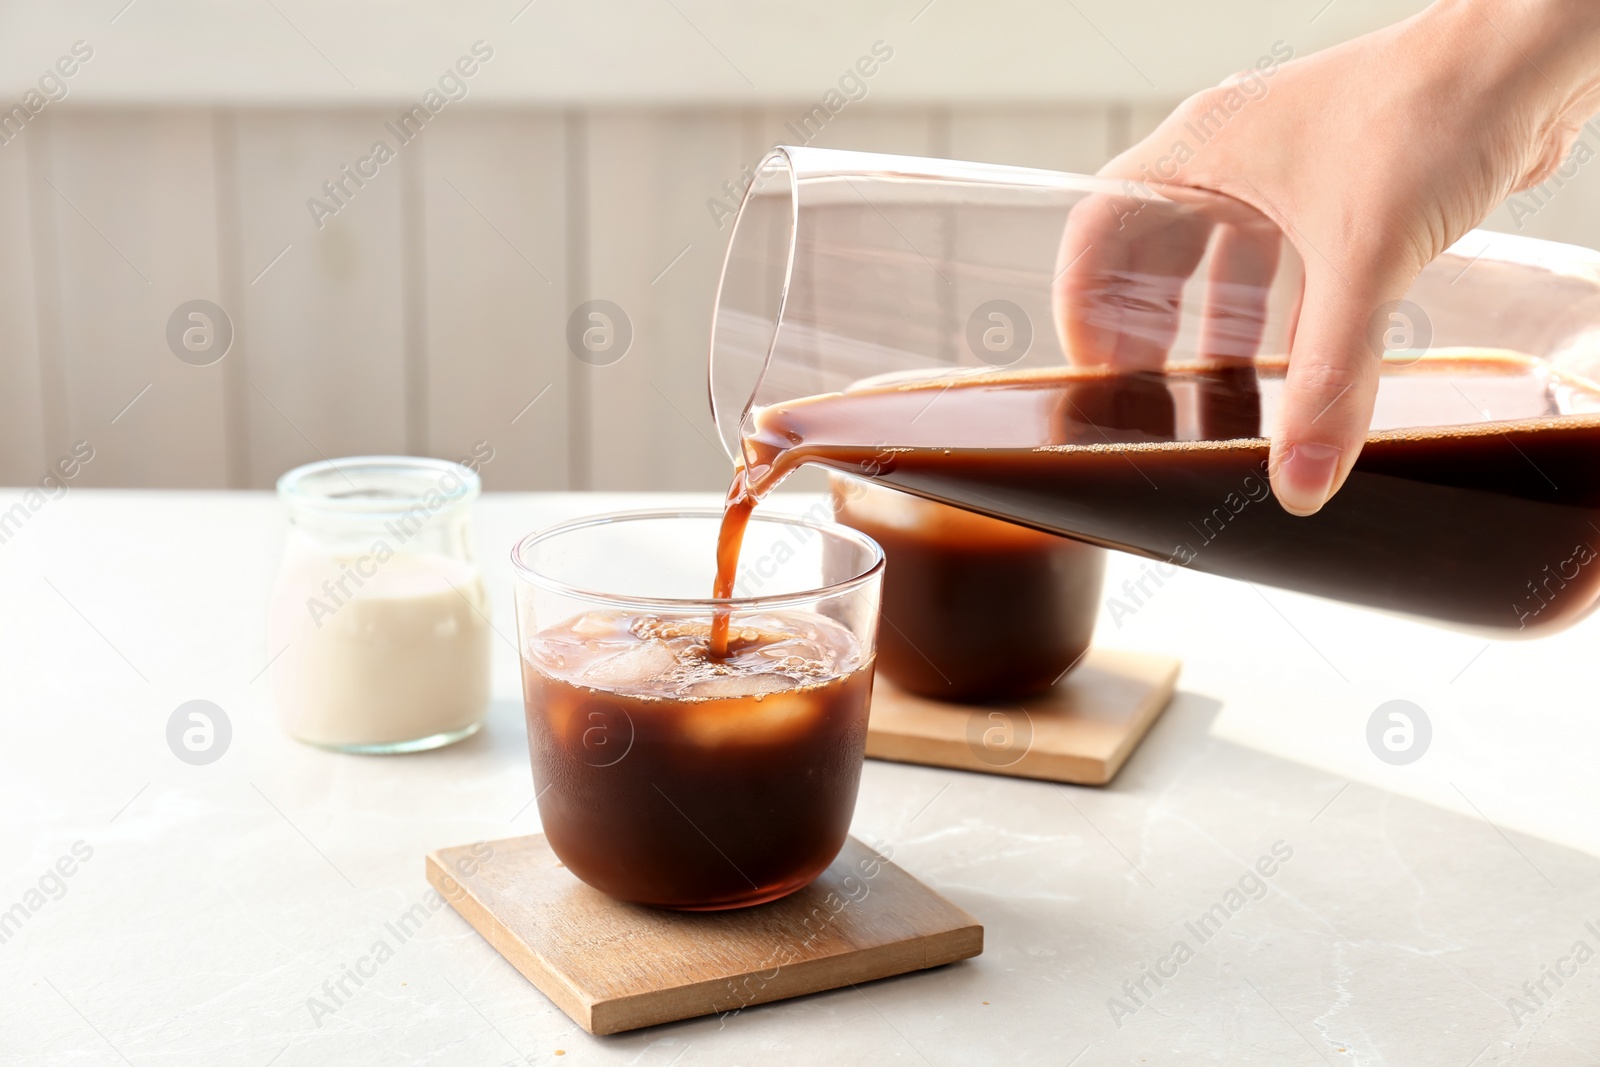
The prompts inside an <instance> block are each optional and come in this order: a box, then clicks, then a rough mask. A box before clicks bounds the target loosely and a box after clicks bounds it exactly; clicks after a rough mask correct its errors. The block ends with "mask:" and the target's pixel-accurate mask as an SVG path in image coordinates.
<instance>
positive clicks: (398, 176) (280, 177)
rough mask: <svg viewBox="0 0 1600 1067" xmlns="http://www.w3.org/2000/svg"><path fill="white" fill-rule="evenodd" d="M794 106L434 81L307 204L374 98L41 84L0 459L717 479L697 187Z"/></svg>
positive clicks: (19, 472)
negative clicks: (627, 330) (198, 328)
mask: <svg viewBox="0 0 1600 1067" xmlns="http://www.w3.org/2000/svg"><path fill="white" fill-rule="evenodd" d="M807 106H808V105H805V104H798V103H797V104H796V105H794V106H793V107H783V106H771V107H763V108H761V109H743V110H741V109H734V108H726V109H719V108H689V107H685V108H683V109H678V110H662V109H649V108H639V107H630V108H617V109H606V108H598V109H596V108H584V109H578V110H565V111H563V110H548V109H528V108H519V107H511V106H505V107H498V106H496V107H487V106H485V107H479V108H471V107H467V106H462V107H460V108H458V109H454V108H453V109H452V110H451V111H449V112H447V113H445V114H444V115H442V116H441V117H440V118H439V119H438V120H437V121H435V122H433V123H431V124H430V125H429V127H428V128H427V129H426V130H425V131H424V133H423V134H422V135H421V136H419V137H418V138H417V139H416V140H415V141H414V142H412V143H411V144H409V145H407V146H405V147H404V148H402V149H401V151H400V153H399V156H398V158H397V159H396V160H395V161H394V162H392V163H390V164H388V165H387V166H385V167H383V168H382V169H381V171H380V173H379V175H378V176H377V177H376V178H373V179H371V180H369V181H368V182H367V184H366V185H365V186H364V187H363V188H362V189H360V190H359V191H358V192H357V193H356V195H355V196H354V197H352V198H351V200H350V202H349V204H348V205H347V206H346V207H345V208H344V209H342V210H341V211H340V212H339V213H338V215H337V216H335V217H333V218H330V219H328V220H326V224H325V226H324V227H323V228H321V229H318V228H317V227H316V226H315V225H314V224H313V222H312V219H311V216H310V214H309V212H308V210H307V208H306V200H307V198H308V197H311V196H313V195H318V194H319V192H320V186H321V184H322V182H323V181H324V180H326V179H327V178H329V177H330V176H333V175H334V174H335V172H336V171H337V170H338V169H339V167H340V165H342V164H346V163H350V164H353V163H354V161H355V160H356V158H357V157H358V156H360V155H363V154H365V152H366V151H367V149H368V148H369V146H370V145H371V144H372V142H373V141H374V140H376V139H377V138H378V137H379V136H382V135H384V131H383V129H382V127H383V123H384V122H385V121H386V120H388V119H390V118H392V117H393V114H394V110H395V109H393V108H384V107H373V108H339V109H304V110H263V109H253V108H252V109H221V110H209V109H183V108H165V107H163V108H157V107H152V108H142V109H136V108H117V107H109V106H104V107H79V108H73V107H67V106H63V107H61V108H58V109H52V110H51V111H49V112H46V113H45V114H44V115H42V116H41V117H40V119H39V120H37V121H35V122H33V123H32V124H30V125H29V126H28V127H27V129H26V130H25V132H24V133H23V135H22V136H20V137H17V138H16V139H14V140H13V141H12V142H11V143H10V144H7V145H4V146H0V483H3V484H23V483H29V482H34V481H37V480H38V478H39V477H40V476H41V475H42V474H43V472H44V471H45V470H46V468H47V467H48V466H49V465H50V464H52V463H53V462H54V461H55V460H56V459H57V458H59V457H61V456H65V455H67V454H68V453H70V452H71V450H72V447H73V443H74V442H76V441H78V440H86V441H88V442H89V443H90V444H91V445H92V446H93V447H94V449H95V458H94V460H93V461H92V462H91V463H89V464H88V466H86V467H85V468H84V470H83V472H82V474H81V475H80V476H79V478H78V479H77V480H76V481H75V484H79V485H99V486H144V487H154V486H175V487H192V488H201V487H213V488H219V487H234V488H261V487H267V486H270V485H271V484H272V482H273V481H274V479H275V478H276V477H277V476H278V475H279V474H281V473H282V472H283V471H285V470H287V469H288V468H290V467H292V466H295V465H296V464H299V463H303V462H307V461H309V460H314V459H317V458H319V456H324V455H325V456H341V455H352V454H358V453H373V452H414V453H425V454H432V455H442V456H450V457H455V456H462V455H465V454H467V453H468V452H469V451H470V450H471V448H472V446H473V444H474V442H477V441H481V440H486V441H488V442H490V443H491V444H492V445H493V446H494V449H495V458H494V459H493V460H492V461H491V462H490V463H489V464H488V465H487V466H486V467H485V468H484V472H483V473H484V480H485V483H486V485H487V486H488V487H489V488H492V489H566V488H574V489H576V488H596V489H721V488H723V487H724V486H725V484H726V478H727V473H728V461H727V459H726V457H724V456H723V455H722V453H721V450H720V447H719V446H718V445H717V444H716V437H715V434H714V431H713V428H712V426H711V420H710V414H709V411H708V408H707V404H706V401H705V361H706V351H707V343H708V341H707V339H708V335H709V329H710V321H709V319H710V310H711V301H712V296H713V294H714V291H715V287H716V278H717V272H718V269H719V267H720V264H721V259H722V254H723V250H724V247H725V243H726V240H727V234H728V231H727V229H726V228H722V229H719V228H718V226H717V223H716V221H715V220H714V218H713V216H712V214H711V212H710V211H708V209H707V207H706V201H707V199H708V198H710V197H715V196H718V195H720V188H721V186H722V183H723V182H724V181H725V180H728V179H735V180H736V179H737V177H738V175H739V173H740V170H741V168H742V167H743V166H745V165H746V164H753V163H754V162H755V161H756V160H757V159H759V158H760V156H761V155H762V154H763V153H764V152H765V150H766V149H767V148H768V147H769V146H771V145H772V144H774V143H777V142H779V141H781V140H785V139H786V137H785V134H784V132H783V123H784V122H785V120H787V119H790V118H793V117H794V116H796V115H798V114H800V113H801V112H803V111H804V110H805V109H806V107H807ZM1164 113H1165V105H1158V104H1151V103H1127V104H1118V103H1106V104H1083V105H1059V106H1054V105H1052V106H1035V105H1030V106H1014V107H1006V106H1000V105H975V106H972V107H957V108H950V107H901V106H896V107H892V108H891V107H884V106H871V105H868V104H863V105H860V106H859V107H853V108H851V109H847V110H846V111H845V112H843V113H841V114H840V115H839V116H838V117H837V118H835V119H834V121H833V122H832V123H830V124H829V125H828V126H827V127H826V128H825V129H824V131H823V133H822V135H821V136H820V137H819V138H818V140H817V141H816V142H815V143H817V144H821V145H825V146H830V147H846V148H858V149H869V150H879V151H890V152H901V153H908V154H914V155H935V156H950V157H954V158H965V159H976V160H985V161H993V162H1001V163H1015V164H1021V165H1027V166H1039V167H1050V168H1056V169H1062V170H1077V171H1092V170H1093V169H1095V168H1097V167H1098V166H1099V165H1100V164H1101V163H1102V162H1104V160H1105V159H1106V158H1108V157H1109V156H1110V155H1111V154H1113V153H1114V152H1116V151H1119V150H1120V149H1122V148H1123V147H1125V146H1126V145H1128V144H1130V143H1132V142H1133V141H1134V140H1135V139H1137V138H1138V137H1139V136H1141V135H1142V134H1143V133H1144V132H1146V131H1147V130H1148V129H1150V128H1151V127H1152V126H1153V125H1154V124H1155V122H1156V121H1158V120H1159V118H1160V117H1161V116H1162V115H1163V114H1164ZM385 139H387V140H390V141H391V143H392V142H393V140H394V139H393V137H392V136H387V137H386V138H385ZM1597 205H1600V170H1597V172H1596V173H1595V174H1589V173H1587V172H1582V173H1579V174H1578V175H1577V176H1576V178H1575V179H1573V181H1571V182H1570V183H1568V184H1567V185H1566V186H1565V187H1564V188H1562V189H1560V190H1558V191H1556V192H1555V194H1554V195H1553V196H1551V197H1550V198H1549V203H1548V206H1546V207H1544V208H1542V209H1541V210H1539V211H1538V212H1537V213H1536V214H1534V215H1532V216H1527V215H1526V213H1524V217H1522V218H1520V219H1513V218H1511V216H1510V215H1509V214H1508V213H1507V212H1505V211H1504V210H1503V211H1502V212H1501V213H1500V214H1499V215H1497V218H1496V224H1497V225H1498V226H1499V227H1500V228H1504V229H1510V230H1516V231H1518V232H1523V233H1529V234H1534V235H1537V236H1545V237H1553V238H1556V239H1562V240H1571V241H1576V242H1578V243H1585V244H1600V213H1597V212H1596V210H1595V209H1596V206H1597ZM1518 222H1520V223H1521V226H1520V229H1519V227H1518V225H1517V223H1518ZM196 298H203V299H207V300H212V301H214V302H216V303H218V304H220V305H221V306H222V307H223V308H224V309H225V310H226V311H227V312H228V314H229V315H230V316H231V318H232V320H233V323H234V327H235V331H236V336H235V341H234V345H233V348H232V350H231V351H230V352H229V354H228V355H227V357H226V358H224V359H223V360H221V361H220V362H219V363H216V364H214V365H211V366H206V367H195V366H190V365H188V364H186V363H184V362H182V361H180V360H179V359H177V358H176V357H175V356H174V355H173V353H172V352H171V351H170V350H169V349H168V347H167V343H166V339H165V333H166V324H167V319H168V317H169V315H170V314H171V313H172V311H173V309H174V308H176V307H177V306H178V305H179V304H181V303H183V302H184V301H187V300H191V299H196ZM589 299H607V300H611V301H614V302H615V303H617V304H618V305H620V306H621V307H623V308H624V309H625V311H626V312H627V314H628V315H629V317H630V318H631V320H632V324H633V329H634V341H633V345H632V348H631V349H630V351H629V352H628V354H627V355H626V356H625V357H624V358H623V359H622V360H620V361H619V362H617V363H615V364H612V365H609V366H604V367H591V366H588V365H586V364H583V363H581V362H579V361H578V360H577V359H575V358H574V357H573V356H572V355H571V354H570V353H569V352H568V350H567V345H566V322H567V317H568V315H569V313H570V312H571V310H572V309H573V308H574V307H575V306H576V305H577V304H579V303H581V302H583V301H585V300H589ZM536 397H537V398H538V399H537V401H536V402H534V403H533V404H532V406H531V407H530V406H528V405H529V403H530V401H534V400H535V398H536ZM136 398H137V399H136ZM130 402H132V403H131V406H129V405H130Z"/></svg>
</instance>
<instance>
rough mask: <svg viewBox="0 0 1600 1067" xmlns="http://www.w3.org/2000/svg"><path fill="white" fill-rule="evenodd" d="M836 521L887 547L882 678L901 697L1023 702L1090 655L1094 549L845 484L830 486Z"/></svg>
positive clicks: (1098, 557)
mask: <svg viewBox="0 0 1600 1067" xmlns="http://www.w3.org/2000/svg"><path fill="white" fill-rule="evenodd" d="M833 513H834V518H835V519H837V520H838V521H839V522H842V523H844V524H845V525H846V526H850V527H853V528H854V529H857V530H860V531H861V532H862V533H864V534H866V535H867V536H869V537H871V538H872V539H873V540H875V541H877V542H878V544H879V545H880V546H882V548H883V553H884V558H885V560H886V561H887V562H886V565H885V568H884V573H883V608H882V625H880V626H879V627H878V672H879V674H880V675H881V676H883V677H887V678H888V679H889V680H890V681H892V682H894V683H895V684H896V685H898V686H899V687H900V688H902V689H905V690H907V691H908V692H912V693H916V694H918V695H920V696H926V697H931V698H933V699H935V700H949V701H983V700H1021V699H1023V698H1026V697H1031V696H1035V695H1037V694H1039V693H1041V692H1043V691H1044V690H1046V689H1049V688H1050V687H1051V686H1052V685H1054V684H1055V683H1056V682H1058V681H1060V680H1061V678H1062V677H1064V676H1065V675H1066V673H1067V672H1068V671H1069V670H1070V669H1071V668H1072V667H1073V666H1074V665H1075V664H1076V663H1077V662H1078V661H1079V659H1081V658H1082V656H1083V654H1084V652H1085V651H1087V649H1088V647H1089V642H1090V640H1091V639H1092V638H1093V636H1094V624H1095V618H1096V616H1097V615H1098V614H1099V612H1100V586H1101V576H1102V574H1103V573H1104V570H1105V553H1104V552H1102V551H1101V550H1100V549H1098V548H1094V547H1091V546H1089V545H1086V544H1084V543H1082V542H1081V541H1074V540H1071V539H1070V538H1066V537H1058V536H1056V535H1055V534H1047V533H1040V532H1039V531H1038V530H1034V529H1031V528H1029V527H1026V526H1018V525H1016V524H1015V523H1010V522H1000V521H998V520H995V519H991V518H987V517H986V516H983V515H975V514H973V513H972V512H970V511H962V510H958V509H955V508H949V507H945V506H944V505H942V504H934V503H931V502H929V501H926V500H921V499H918V498H915V497H907V496H904V495H903V494H900V493H897V492H895V491H893V490H889V489H882V488H877V487H870V486H868V485H865V484H863V483H861V482H855V481H850V480H846V479H835V484H834V488H833Z"/></svg>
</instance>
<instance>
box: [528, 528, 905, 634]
mask: <svg viewBox="0 0 1600 1067" xmlns="http://www.w3.org/2000/svg"><path fill="white" fill-rule="evenodd" d="M722 514H723V511H722V509H721V508H650V509H642V510H637V511H610V512H604V513H602V514H599V515H586V516H584V517H582V518H577V519H568V520H566V521H564V522H558V523H554V524H552V525H550V526H546V527H543V528H542V529H538V530H535V531H534V532H533V533H530V534H528V535H526V536H525V537H522V538H520V539H518V541H517V542H516V543H515V544H514V545H512V546H511V565H512V567H513V568H514V569H515V570H516V574H517V578H518V580H520V581H525V582H528V583H529V584H531V585H536V586H539V587H540V588H542V589H546V590H549V591H550V592H554V593H560V594H562V595H563V596H570V597H573V598H575V599H583V600H596V601H601V602H604V603H607V604H619V605H622V606H625V607H630V608H658V609H661V610H665V611H674V612H681V611H686V610H706V609H715V608H719V607H726V608H730V609H743V610H749V609H752V608H764V607H789V606H793V605H796V604H805V603H809V602H813V601H817V600H822V599H824V598H827V597H832V596H838V595H840V594H842V593H850V592H854V591H855V590H857V589H859V588H861V587H862V586H865V585H867V584H868V583H870V582H872V581H873V580H874V579H876V578H877V577H879V576H880V575H881V574H882V573H883V569H884V555H883V546H881V545H879V544H878V542H877V541H875V540H873V539H872V538H871V537H869V536H867V535H866V534H864V533H862V532H861V531H860V530H856V529H853V528H851V527H849V526H846V525H844V524H843V523H839V522H833V521H831V520H829V521H826V522H824V521H818V520H815V519H808V518H806V517H804V516H802V515H790V514H786V513H784V512H770V513H767V514H762V513H760V512H753V513H752V514H751V515H750V522H751V523H752V524H754V523H758V522H765V523H774V524H778V525H783V526H796V527H802V528H804V529H808V530H813V531H815V532H817V533H819V534H822V535H823V536H824V537H827V536H830V535H831V536H834V537H837V538H839V539H840V540H843V541H847V542H850V543H853V544H856V545H859V546H860V547H862V548H864V549H866V550H867V552H868V554H869V556H870V558H871V561H872V562H871V563H870V564H869V565H868V566H867V567H866V568H865V569H864V570H862V571H860V572H859V573H857V574H855V575H853V576H851V577H849V578H845V579H843V580H841V581H838V582H834V583H832V584H830V585H825V586H818V587H817V588H815V589H803V590H799V591H797V592H793V593H769V594H766V595H764V596H746V597H726V598H721V599H719V598H717V597H709V596H708V597H645V596H629V595H627V594H625V593H603V592H599V591H597V590H593V589H585V588H583V587H582V586H577V585H572V584H571V583H568V582H563V581H560V580H559V579H556V578H552V577H550V576H549V575H547V574H541V573H539V571H537V570H535V569H534V568H533V567H532V566H530V565H529V564H528V563H527V561H526V560H525V559H524V558H523V555H524V553H525V552H526V551H527V550H528V549H531V548H533V547H534V546H535V545H537V544H540V543H541V542H544V541H548V540H550V539H551V538H554V537H558V536H561V535H563V534H569V533H575V532H577V531H579V530H584V529H588V528H590V527H595V526H613V525H617V524H620V523H625V522H641V521H647V520H656V521H660V520H670V519H709V520H712V521H714V522H721V521H722ZM711 547H712V546H709V545H708V546H707V549H708V551H709V550H710V549H711Z"/></svg>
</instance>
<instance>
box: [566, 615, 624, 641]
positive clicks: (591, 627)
mask: <svg viewBox="0 0 1600 1067" xmlns="http://www.w3.org/2000/svg"><path fill="white" fill-rule="evenodd" d="M571 630H572V632H573V633H575V634H577V635H578V636H579V637H606V636H609V635H611V634H615V633H616V632H617V619H616V616H615V615H613V614H612V613H611V612H609V611H590V612H585V613H584V614H582V615H579V616H578V617H577V618H576V619H574V620H573V622H572V626H571Z"/></svg>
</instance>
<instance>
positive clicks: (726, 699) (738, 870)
mask: <svg viewBox="0 0 1600 1067" xmlns="http://www.w3.org/2000/svg"><path fill="white" fill-rule="evenodd" d="M721 521H722V512H721V511H720V509H715V510H714V509H700V510H689V511H645V512H627V513H621V514H613V515H602V516H597V517H593V518H587V519H580V520H577V521H574V522H568V523H563V524H561V525H558V526H554V527H551V528H549V529H546V530H543V531H540V532H538V533H535V534H532V535H530V536H528V537H526V538H524V539H523V540H522V541H521V542H520V543H518V544H517V545H516V547H515V548H514V549H513V551H512V562H513V563H514V565H515V567H516V573H517V580H516V605H517V631H518V636H519V642H520V647H521V649H522V677H523V693H524V697H525V700H526V706H527V717H528V747H529V752H530V755H531V758H532V762H533V778H534V786H535V789H536V791H537V794H538V798H539V815H540V819H541V820H542V822H543V824H544V833H545V836H546V838H547V839H548V840H549V842H550V847H551V848H552V849H553V850H554V851H555V853H556V855H557V856H559V857H560V858H561V861H562V862H563V863H564V864H565V865H566V866H567V868H568V869H569V870H571V871H572V873H573V874H575V875H576V876H577V877H579V878H580V879H582V880H583V881H585V882H587V883H588V884H589V885H591V886H593V887H595V888H596V889H599V890H600V891H602V892H604V893H607V894H609V895H611V896H613V897H616V898H618V899H620V900H626V901H631V902H635V903H639V904H649V905H654V906H657V907H664V908H675V909H680V910H686V911H715V910H722V909H726V908H739V907H745V906H748V905H752V904H760V903H763V902H766V901H769V900H776V899H777V898H779V897H782V896H785V895H787V894H789V893H792V892H794V891H795V890H797V889H800V888H801V887H803V886H805V885H808V884H809V883H810V882H811V881H812V880H814V879H815V878H816V877H817V876H818V875H819V874H821V873H822V872H823V871H824V870H825V869H826V868H827V866H828V865H829V864H830V863H832V862H833V860H834V857H835V856H837V855H838V853H839V849H840V848H842V847H843V845H844V840H845V835H846V834H847V832H848V831H849V828H850V820H851V817H852V815H853V813H854V811H855V802H856V790H857V786H858V785H859V783H860V778H861V765H862V760H863V758H864V757H865V753H866V735H867V710H868V704H869V701H870V698H871V693H872V675H873V665H874V652H875V646H876V637H877V626H878V601H879V595H880V587H881V582H882V577H883V553H882V550H881V549H879V547H878V546H877V544H876V543H874V542H873V541H872V539H871V538H869V537H866V536H865V535H863V534H860V533H858V532H856V531H855V530H851V529H847V528H845V527H843V526H838V525H835V524H832V523H826V522H816V521H811V520H808V519H804V518H793V517H787V516H782V515H764V514H757V515H755V516H754V517H753V518H752V519H751V522H750V526H749V530H748V532H747V533H746V535H745V542H744V550H743V553H742V555H741V565H740V571H739V576H738V581H737V583H736V585H735V593H736V594H737V595H736V596H735V597H734V598H731V599H727V600H720V601H719V600H713V599H711V598H709V597H708V596H707V595H706V594H707V593H708V592H709V591H710V589H711V585H712V578H713V573H714V569H715V559H714V557H715V552H714V551H713V549H714V546H715V545H716V538H717V531H718V528H719V526H720V524H721ZM719 611H729V612H731V619H730V641H729V649H730V655H729V657H728V659H727V661H725V662H724V663H722V664H718V663H716V662H714V661H712V660H710V658H709V656H708V655H707V633H708V631H709V627H710V623H711V620H712V618H713V615H714V613H716V612H719Z"/></svg>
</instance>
